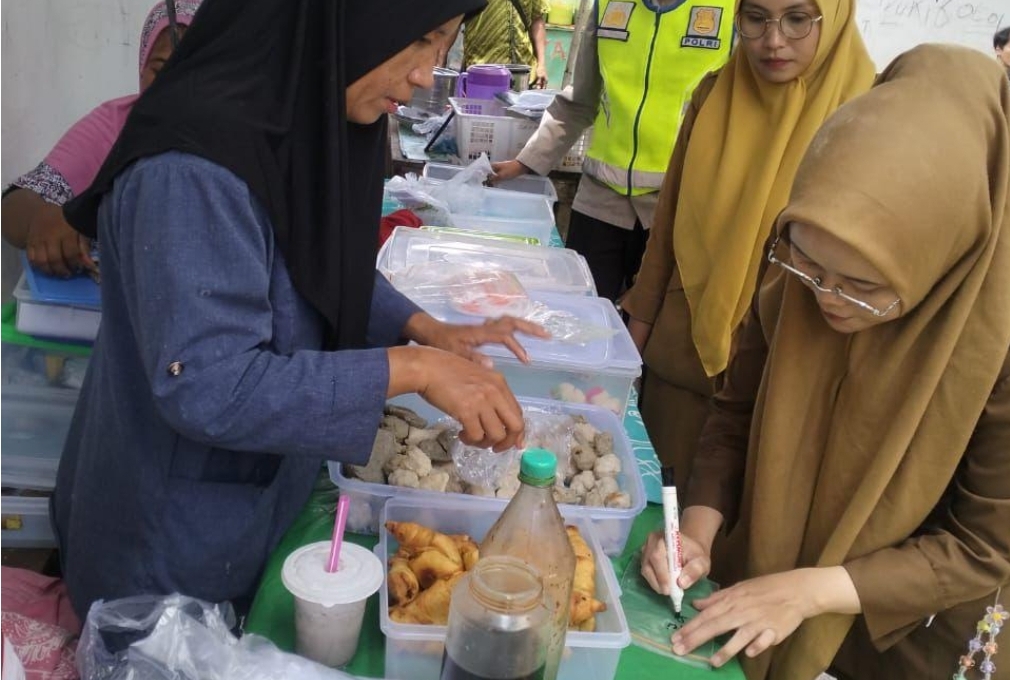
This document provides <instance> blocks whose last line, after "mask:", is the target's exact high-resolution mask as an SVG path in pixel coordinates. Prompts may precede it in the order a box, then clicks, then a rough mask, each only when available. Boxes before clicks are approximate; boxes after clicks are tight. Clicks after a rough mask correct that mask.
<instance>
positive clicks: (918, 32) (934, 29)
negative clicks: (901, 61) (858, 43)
mask: <svg viewBox="0 0 1010 680" xmlns="http://www.w3.org/2000/svg"><path fill="white" fill-rule="evenodd" d="M856 21H857V23H858V24H859V30H860V32H861V33H862V34H863V40H865V41H866V47H867V48H868V49H869V50H870V56H871V57H873V61H874V62H875V63H876V64H877V69H878V70H882V69H883V68H884V67H885V66H887V64H888V63H890V61H891V60H892V59H893V58H894V57H896V56H897V55H898V54H900V53H901V52H904V51H905V50H907V49H909V48H911V47H914V46H915V45H918V44H920V43H926V42H941V43H957V44H959V45H964V46H965V47H972V48H974V49H977V50H981V51H983V52H985V53H986V54H990V55H992V54H993V49H992V36H993V34H994V33H995V32H996V31H998V30H999V29H1000V28H1002V27H1004V26H1006V25H1007V24H1010V0H857V3H856ZM993 58H995V56H994V57H993Z"/></svg>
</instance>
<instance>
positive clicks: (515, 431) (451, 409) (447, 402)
mask: <svg viewBox="0 0 1010 680" xmlns="http://www.w3.org/2000/svg"><path fill="white" fill-rule="evenodd" d="M387 353H388V356H389V388H388V390H387V396H388V397H395V396H397V395H400V394H406V393H408V392H416V393H418V394H419V395H421V397H423V398H424V400H425V401H427V402H428V403H430V404H431V405H432V406H434V407H435V408H437V409H439V410H440V411H442V412H444V413H446V414H447V415H449V416H451V417H452V418H455V419H456V420H457V421H458V422H459V423H460V425H461V426H462V431H461V432H460V435H459V438H460V441H462V442H463V443H464V444H467V445H470V446H477V447H480V448H493V449H494V450H495V451H504V450H506V449H509V448H512V447H514V446H522V444H523V434H524V432H525V424H524V422H523V412H522V408H521V407H520V406H519V402H517V401H516V398H515V395H513V394H512V391H511V390H510V389H509V386H508V383H506V382H505V377H504V376H502V374H501V373H498V372H496V371H493V370H491V369H490V368H486V367H484V366H481V365H479V364H477V363H474V362H473V361H470V360H468V359H464V358H463V357H460V356H458V355H456V354H453V353H451V352H446V351H444V350H441V349H435V348H433V347H420V346H417V345H408V346H406V347H392V348H390V349H388V350H387Z"/></svg>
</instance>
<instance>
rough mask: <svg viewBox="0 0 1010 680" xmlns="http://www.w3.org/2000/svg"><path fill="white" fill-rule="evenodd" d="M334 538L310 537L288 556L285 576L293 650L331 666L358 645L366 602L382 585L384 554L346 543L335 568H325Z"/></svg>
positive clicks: (339, 663)
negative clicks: (292, 608) (292, 602)
mask: <svg viewBox="0 0 1010 680" xmlns="http://www.w3.org/2000/svg"><path fill="white" fill-rule="evenodd" d="M329 554H330V541H320V542H318V543H310V544H309V545H306V546H303V547H301V548H299V549H298V550H296V551H294V552H293V553H291V554H290V555H288V558H287V559H286V560H284V567H283V568H282V570H281V580H282V581H283V582H284V586H285V587H286V588H287V589H288V590H289V591H291V594H292V595H294V597H295V651H296V652H297V653H298V654H300V655H301V656H304V657H306V658H309V659H312V660H313V661H317V662H319V663H321V664H323V665H325V666H329V667H330V668H339V667H341V666H344V665H346V664H347V663H348V662H349V661H350V660H351V658H352V657H353V656H354V653H355V651H357V649H358V638H359V636H360V634H361V622H362V620H363V618H364V615H365V603H366V602H367V600H368V598H369V597H371V596H372V595H373V594H375V593H376V592H377V591H378V590H379V587H380V586H381V585H382V582H383V579H384V577H385V569H384V568H383V565H382V560H380V559H379V558H378V557H376V556H375V555H373V554H372V553H371V552H369V551H368V550H366V549H365V548H362V547H361V546H359V545H355V544H353V543H346V542H345V543H344V544H343V547H342V549H341V551H340V562H339V564H338V566H337V570H336V571H334V572H327V571H326V561H327V559H328V557H329Z"/></svg>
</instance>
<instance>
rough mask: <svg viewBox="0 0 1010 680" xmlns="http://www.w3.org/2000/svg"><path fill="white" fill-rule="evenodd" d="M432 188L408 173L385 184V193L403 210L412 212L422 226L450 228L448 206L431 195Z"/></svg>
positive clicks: (432, 186)
mask: <svg viewBox="0 0 1010 680" xmlns="http://www.w3.org/2000/svg"><path fill="white" fill-rule="evenodd" d="M433 188H434V185H432V184H430V183H428V182H427V181H426V180H425V179H424V178H421V177H418V176H417V175H416V174H414V173H412V172H408V173H407V174H406V175H403V176H399V175H397V176H396V177H393V178H392V179H390V180H389V181H388V182H386V188H385V193H386V195H388V196H389V197H390V198H392V199H394V200H395V201H397V202H398V203H400V205H402V206H403V207H404V208H409V209H410V210H412V211H413V212H414V213H415V214H416V215H417V216H418V217H419V218H421V221H422V222H423V223H424V224H430V225H432V226H436V227H451V226H453V224H452V216H451V215H450V214H449V205H448V204H447V203H446V202H445V201H442V200H441V199H439V198H436V197H435V196H434V195H433V194H432V193H431V190H432V189H433Z"/></svg>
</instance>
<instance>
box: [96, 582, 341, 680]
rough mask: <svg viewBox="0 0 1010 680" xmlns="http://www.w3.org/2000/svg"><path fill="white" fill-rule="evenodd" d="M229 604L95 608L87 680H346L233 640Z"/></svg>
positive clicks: (138, 603) (176, 600) (155, 602)
mask: <svg viewBox="0 0 1010 680" xmlns="http://www.w3.org/2000/svg"><path fill="white" fill-rule="evenodd" d="M234 625H235V617H234V614H233V612H232V609H231V605H228V604H224V605H213V604H209V603H207V602H204V601H202V600H197V599H195V598H191V597H187V596H185V595H179V594H175V595H168V596H164V597H161V596H154V595H139V596H136V597H127V598H123V599H120V600H111V601H108V602H106V601H101V600H100V601H98V602H96V603H95V604H93V605H92V606H91V610H90V611H89V612H88V618H87V620H86V621H85V624H84V630H83V631H82V633H81V641H80V643H79V644H78V646H77V668H78V670H79V671H80V673H81V677H82V678H87V680H239V679H241V680H261V679H262V680H284V679H287V678H298V679H299V680H349V679H351V678H354V677H355V676H353V675H348V674H347V673H343V672H341V671H338V670H334V669H331V668H327V667H325V666H322V665H320V664H317V663H315V662H314V661H310V660H308V659H305V658H303V657H300V656H297V655H295V654H289V653H287V652H282V651H281V650H280V649H278V648H277V647H276V646H275V645H274V644H273V643H272V642H270V641H269V640H267V639H266V638H263V637H260V636H258V635H245V636H243V637H242V638H241V639H239V638H237V637H235V635H233V634H232V632H231V629H232V628H233V627H234Z"/></svg>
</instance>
